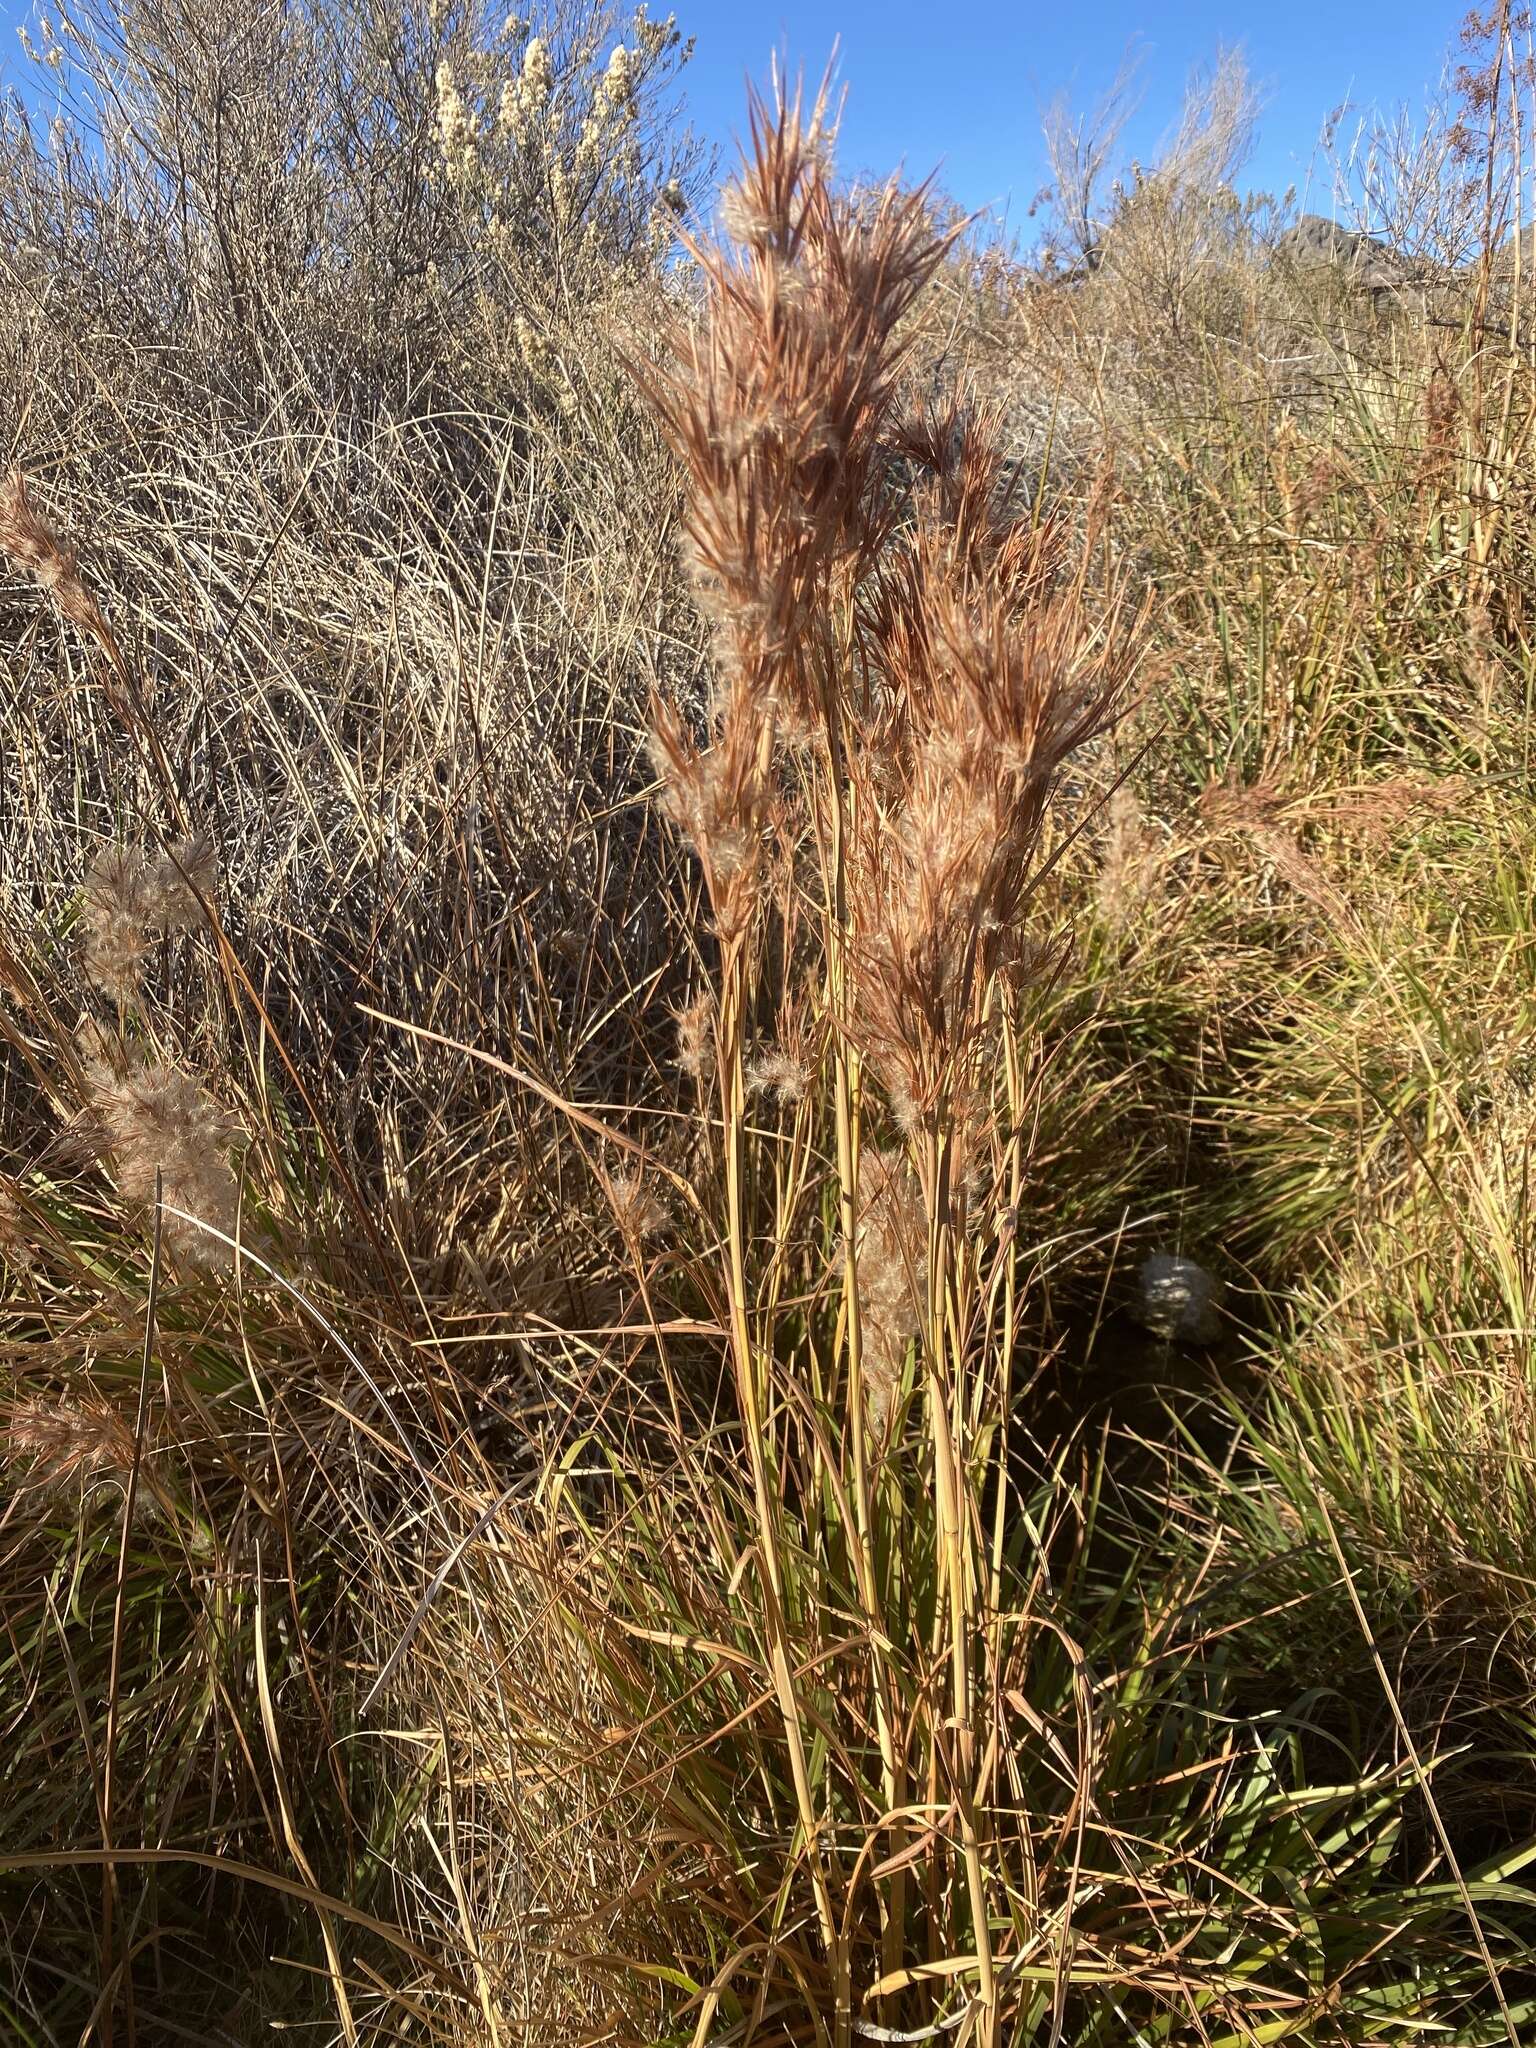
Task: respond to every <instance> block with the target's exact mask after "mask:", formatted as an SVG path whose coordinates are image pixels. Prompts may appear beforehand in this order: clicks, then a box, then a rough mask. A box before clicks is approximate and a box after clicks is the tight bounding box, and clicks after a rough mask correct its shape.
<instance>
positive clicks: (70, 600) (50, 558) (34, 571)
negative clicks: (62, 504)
mask: <svg viewBox="0 0 1536 2048" xmlns="http://www.w3.org/2000/svg"><path fill="white" fill-rule="evenodd" d="M0 554H3V555H4V556H6V558H7V559H8V560H9V562H10V564H11V566H12V568H14V569H16V570H18V571H19V572H20V573H21V574H22V575H23V576H30V577H31V578H32V581H33V582H34V583H36V584H38V585H39V586H40V588H42V589H43V590H46V591H47V592H48V593H49V595H50V596H51V597H52V598H53V601H54V603H55V604H56V605H57V606H58V608H59V610H60V611H61V612H62V613H63V614H64V616H65V618H66V619H69V620H70V621H71V622H72V623H73V624H74V625H76V626H80V627H82V628H83V629H84V630H85V631H86V632H88V633H92V634H96V635H97V636H98V637H100V636H102V635H105V634H106V631H107V627H106V621H105V620H104V619H103V618H102V616H101V611H100V608H99V607H98V605H97V603H96V600H95V598H93V597H92V596H91V594H90V592H89V591H88V590H87V589H86V587H85V585H84V584H83V583H82V582H81V580H80V572H79V569H78V568H77V566H76V563H75V551H74V549H73V548H72V547H69V546H68V545H67V544H66V543H65V542H64V541H62V540H60V539H59V536H58V535H57V534H56V533H55V532H54V530H53V528H52V527H51V526H50V525H49V524H48V522H47V521H46V520H45V519H43V518H42V517H41V516H40V515H39V513H38V512H37V511H36V509H35V508H34V506H33V504H32V501H31V499H30V498H29V497H28V496H27V485H26V479H25V478H24V477H23V475H22V473H21V471H20V470H19V469H13V470H12V471H11V473H10V475H9V476H7V477H6V478H5V480H4V482H3V483H0Z"/></svg>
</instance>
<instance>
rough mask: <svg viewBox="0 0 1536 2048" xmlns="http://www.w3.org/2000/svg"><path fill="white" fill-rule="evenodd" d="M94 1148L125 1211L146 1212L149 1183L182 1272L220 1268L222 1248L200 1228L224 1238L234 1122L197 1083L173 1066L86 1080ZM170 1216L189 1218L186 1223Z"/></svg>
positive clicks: (231, 1214)
mask: <svg viewBox="0 0 1536 2048" xmlns="http://www.w3.org/2000/svg"><path fill="white" fill-rule="evenodd" d="M94 1082H95V1086H96V1097H95V1102H94V1105H93V1106H94V1108H95V1111H96V1115H97V1117H98V1118H99V1120H100V1126H99V1132H98V1147H99V1149H100V1150H102V1151H105V1152H107V1153H110V1155H111V1157H112V1162H113V1166H114V1170H115V1172H116V1176H117V1184H118V1187H119V1188H120V1189H121V1191H122V1194H123V1198H124V1200H125V1201H127V1202H128V1203H129V1204H130V1205H131V1206H132V1207H134V1208H137V1209H145V1210H150V1211H152V1210H153V1208H154V1202H155V1183H156V1176H157V1175H158V1176H159V1183H160V1193H161V1198H162V1201H163V1203H164V1205H165V1209H166V1211H167V1214H166V1216H165V1225H164V1234H165V1242H166V1243H167V1244H168V1245H169V1246H170V1247H171V1249H172V1250H173V1251H174V1252H175V1253H176V1254H177V1256H178V1257H179V1258H180V1259H182V1260H183V1261H184V1262H185V1263H186V1264H187V1265H191V1266H202V1267H205V1268H209V1269H217V1268H220V1267H223V1266H227V1265H228V1264H229V1260H230V1253H229V1248H228V1246H227V1245H225V1244H223V1243H222V1242H221V1241H220V1239H219V1238H217V1237H214V1236H211V1235H210V1234H209V1232H208V1231H206V1230H203V1229H200V1228H199V1227H198V1224H200V1223H206V1224H212V1225H213V1227H214V1229H215V1230H218V1231H222V1232H223V1233H224V1235H225V1236H226V1237H227V1236H232V1235H233V1233H234V1228H235V1221H236V1208H237V1199H238V1187H237V1183H236V1181H235V1176H234V1173H233V1171H232V1169H231V1167H230V1164H229V1151H230V1148H231V1146H232V1145H233V1144H234V1143H235V1140H236V1138H237V1137H238V1135H239V1129H238V1126H237V1124H236V1123H235V1121H234V1119H233V1118H231V1117H230V1116H228V1115H227V1114H226V1113H225V1112H224V1111H223V1110H221V1109H220V1108H218V1106H217V1105H216V1104H215V1103H214V1102H213V1101H212V1100H211V1098H210V1097H209V1095H208V1093H207V1091H206V1090H205V1089H204V1088H203V1086H202V1084H201V1083H200V1082H199V1081H198V1080H197V1079H196V1078H195V1077H194V1076H193V1075H191V1074H187V1073H184V1072H182V1070H181V1069H180V1068H178V1067H173V1066H170V1065H169V1064H167V1063H165V1062H160V1061H156V1062H153V1063H149V1064H146V1065H143V1066H138V1067H134V1068H131V1069H130V1070H129V1071H128V1072H127V1073H125V1074H122V1075H109V1074H100V1073H98V1074H97V1075H96V1076H94ZM171 1210H182V1211H185V1212H186V1214H187V1215H189V1216H191V1217H195V1218H196V1219H197V1221H196V1222H191V1223H189V1222H187V1221H185V1220H184V1218H183V1216H180V1215H172V1214H170V1213H169V1212H170V1211H171Z"/></svg>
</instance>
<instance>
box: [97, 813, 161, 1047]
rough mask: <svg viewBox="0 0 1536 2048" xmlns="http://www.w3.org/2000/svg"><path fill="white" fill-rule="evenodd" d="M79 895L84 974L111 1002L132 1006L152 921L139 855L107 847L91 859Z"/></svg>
mask: <svg viewBox="0 0 1536 2048" xmlns="http://www.w3.org/2000/svg"><path fill="white" fill-rule="evenodd" d="M82 894H83V901H82V906H81V912H80V922H81V925H82V927H83V928H84V932H85V954H84V963H83V964H84V967H85V974H86V979H87V980H88V981H89V982H90V983H91V984H92V986H93V987H95V988H98V989H100V991H101V993H102V994H103V995H104V996H109V997H110V998H111V999H112V1001H113V1002H115V1003H121V1004H123V1005H124V1006H125V1007H131V1006H132V1005H133V1004H135V1003H136V1002H137V1001H138V999H139V990H140V986H141V984H142V981H143V974H144V961H145V958H146V957H147V955H148V952H149V938H150V928H151V925H152V924H153V922H154V920H153V917H152V915H151V890H150V877H149V870H148V868H147V866H146V865H145V862H144V857H143V855H142V854H139V853H136V852H134V851H133V850H132V849H131V848H128V847H121V846H110V847H107V848H106V849H105V850H104V851H103V852H102V853H100V854H98V855H97V857H96V859H95V860H94V861H93V862H92V863H91V868H90V872H89V874H88V875H87V876H86V878H85V887H84V890H83V892H82Z"/></svg>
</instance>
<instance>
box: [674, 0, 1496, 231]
mask: <svg viewBox="0 0 1536 2048" xmlns="http://www.w3.org/2000/svg"><path fill="white" fill-rule="evenodd" d="M666 6H667V7H668V8H675V10H676V13H677V18H678V23H679V25H680V26H681V27H683V28H685V29H688V30H691V31H693V32H695V33H696V34H697V36H698V52H697V55H696V56H695V58H694V61H693V64H692V65H691V66H690V67H689V81H688V91H689V98H690V103H691V105H692V107H693V111H694V116H695V120H696V122H697V124H698V125H699V126H700V127H701V128H703V129H705V130H706V131H708V132H710V133H712V134H717V135H727V136H728V135H729V134H730V133H731V132H732V130H733V128H735V127H736V126H738V125H739V122H740V111H739V110H740V107H741V100H742V80H743V78H744V76H745V75H746V73H747V72H748V71H751V72H752V74H753V75H754V76H759V77H760V76H762V75H763V73H764V72H765V70H766V68H767V64H768V60H769V58H770V56H771V54H772V53H773V51H774V49H775V48H776V47H778V48H787V49H788V50H789V52H790V53H791V57H792V59H793V60H794V61H796V62H803V63H804V65H805V68H806V71H807V72H808V73H816V74H818V75H819V73H820V69H821V66H822V65H823V64H824V63H825V61H826V58H827V56H828V54H829V52H830V50H831V46H832V42H833V39H834V37H840V48H841V62H840V70H841V76H842V78H843V80H844V81H845V83H846V84H847V86H848V106H847V113H846V116H845V119H844V124H843V146H842V150H841V157H842V161H843V163H844V165H845V167H846V168H848V169H850V170H861V171H886V170H889V169H892V168H894V166H895V165H896V164H897V163H898V162H899V161H902V160H903V159H904V160H905V163H906V167H907V169H908V170H909V171H913V172H926V171H928V170H930V169H932V168H933V166H934V165H935V164H941V165H942V167H943V172H944V182H945V183H946V185H947V186H948V187H949V189H950V190H951V191H952V192H953V193H954V194H955V195H956V197H957V198H959V199H960V200H961V201H962V202H963V203H964V204H965V205H966V206H968V207H980V206H988V205H991V204H993V203H995V202H998V201H1004V200H1009V199H1010V196H1011V209H1010V210H1011V215H1012V218H1013V219H1014V221H1015V223H1016V224H1017V225H1018V226H1020V227H1021V228H1022V227H1024V226H1025V225H1026V223H1025V221H1024V219H1023V215H1024V211H1025V209H1026V208H1027V207H1028V205H1029V202H1030V200H1031V199H1032V198H1033V197H1034V194H1035V192H1036V191H1037V190H1038V188H1039V186H1040V184H1041V183H1042V182H1043V180H1044V177H1045V165H1044V160H1043V155H1042V151H1041V146H1040V109H1041V107H1042V106H1043V105H1044V104H1045V103H1046V102H1048V101H1050V100H1051V99H1052V98H1053V97H1054V96H1055V94H1056V93H1057V92H1058V91H1060V90H1062V89H1063V88H1066V89H1068V90H1069V91H1070V92H1071V93H1072V94H1073V97H1074V98H1075V99H1077V100H1078V101H1080V102H1085V103H1089V102H1091V101H1092V100H1093V99H1095V98H1096V97H1097V96H1098V94H1099V93H1100V92H1102V91H1103V89H1104V88H1105V87H1106V86H1107V85H1108V84H1109V83H1110V81H1111V80H1112V79H1113V77H1114V75H1115V72H1116V71H1117V69H1118V68H1119V65H1120V62H1121V59H1122V57H1123V55H1124V53H1125V50H1126V47H1127V45H1128V44H1130V43H1131V42H1133V41H1134V42H1136V43H1138V44H1139V45H1140V46H1141V48H1142V50H1143V52H1144V58H1145V63H1144V67H1143V73H1142V84H1143V86H1144V89H1145V97H1144V102H1143V106H1142V111H1141V113H1140V115H1139V116H1138V118H1137V120H1136V122H1135V123H1134V125H1133V126H1132V128H1131V129H1130V130H1129V131H1128V146H1129V147H1130V148H1131V150H1132V151H1135V152H1139V153H1140V154H1142V155H1143V156H1146V155H1150V153H1151V150H1152V148H1153V146H1155V144H1156V142H1157V140H1158V138H1159V137H1160V136H1161V135H1162V133H1163V132H1164V131H1165V130H1166V128H1167V127H1168V125H1169V124H1170V122H1171V121H1172V119H1173V116H1174V114H1175V111H1176V109H1177V107H1178V103H1179V99H1180V96H1181V93H1182V91H1183V86H1184V81H1185V79H1186V77H1187V76H1188V74H1189V71H1190V69H1191V67H1192V66H1194V65H1196V64H1200V63H1204V62H1208V61H1209V60H1210V58H1211V57H1212V56H1213V55H1214V54H1215V52H1216V50H1217V49H1218V47H1220V46H1221V45H1222V44H1227V45H1232V44H1236V45H1239V46H1240V47H1241V48H1242V49H1243V51H1244V53H1245V55H1246V56H1247V59H1248V64H1249V69H1250V72H1251V73H1252V75H1253V77H1254V78H1255V80H1256V81H1257V82H1258V83H1259V84H1260V85H1261V86H1262V87H1263V88H1264V90H1265V98H1266V102H1267V104H1266V110H1265V115H1264V118H1263V121H1262V123H1261V128H1260V137H1259V147H1258V152H1257V154H1256V156H1255V159H1254V161H1253V164H1252V167H1251V170H1250V172H1249V175H1248V182H1249V183H1250V184H1251V185H1252V186H1254V187H1257V188H1259V189H1264V190H1270V191H1274V192H1275V193H1277V194H1278V193H1281V192H1283V191H1284V190H1285V188H1286V187H1287V185H1289V184H1291V183H1293V182H1294V183H1295V184H1296V185H1297V186H1298V188H1299V187H1301V186H1302V185H1303V183H1304V181H1305V180H1306V177H1307V174H1308V168H1309V166H1310V165H1311V163H1312V159H1313V156H1314V152H1315V146H1316V142H1317V137H1318V132H1319V129H1320V128H1321V126H1322V123H1323V120H1324V117H1325V116H1326V115H1327V114H1328V112H1329V111H1330V109H1332V108H1333V107H1335V106H1337V105H1338V104H1339V102H1340V101H1342V100H1345V99H1353V100H1360V101H1366V102H1371V101H1374V102H1376V103H1378V104H1382V105H1385V106H1392V105H1396V104H1397V103H1398V102H1400V101H1407V102H1408V103H1409V104H1410V105H1413V104H1416V103H1417V102H1418V101H1419V100H1420V99H1421V97H1422V95H1423V93H1424V91H1425V89H1426V88H1428V87H1432V86H1433V85H1434V84H1435V82H1436V81H1437V79H1438V78H1439V75H1440V72H1441V68H1442V65H1443V62H1444V59H1445V56H1446V53H1447V51H1448V49H1449V48H1450V46H1451V44H1452V43H1453V41H1454V39H1455V36H1456V33H1457V29H1458V26H1459V23H1460V19H1461V15H1462V12H1463V9H1462V8H1461V7H1458V6H1457V5H1455V4H1454V0H1452V4H1451V5H1448V6H1447V5H1444V4H1442V5H1438V6H1436V5H1428V4H1425V0H1398V4H1395V5H1386V4H1383V0H1351V4H1349V5H1340V4H1338V0H1334V4H1325V0H1276V4H1267V5H1266V4H1256V0H1248V4H1246V5H1245V4H1235V5H1234V4H1232V0H1226V4H1224V5H1223V4H1216V0H1178V4H1176V5H1171V6H1170V5H1158V4H1155V0H1139V4H1138V0H1092V4H1091V5H1084V4H1082V0H1030V4H1027V5H1021V4H1019V0H953V4H950V5H945V4H943V0H938V4H935V0H926V4H917V0H798V4H794V5H785V4H784V0H766V4H761V5H756V4H752V0H666ZM660 11H661V10H660V8H659V7H657V6H654V5H653V12H660ZM1311 203H1312V204H1313V206H1314V208H1315V210H1317V211H1320V212H1326V211H1328V181H1327V176H1326V173H1323V174H1322V175H1321V180H1320V182H1319V177H1318V174H1317V173H1315V172H1314V180H1313V186H1312V192H1311Z"/></svg>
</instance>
